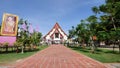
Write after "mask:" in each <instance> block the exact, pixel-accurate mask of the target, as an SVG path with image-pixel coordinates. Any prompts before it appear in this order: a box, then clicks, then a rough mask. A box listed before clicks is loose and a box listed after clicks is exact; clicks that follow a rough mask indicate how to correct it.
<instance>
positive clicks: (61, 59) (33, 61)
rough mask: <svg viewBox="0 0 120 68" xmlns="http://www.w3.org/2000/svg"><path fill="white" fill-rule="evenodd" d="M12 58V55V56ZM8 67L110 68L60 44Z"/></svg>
mask: <svg viewBox="0 0 120 68" xmlns="http://www.w3.org/2000/svg"><path fill="white" fill-rule="evenodd" d="M13 58H14V57H13ZM9 68H111V67H110V66H109V65H108V66H105V65H104V64H103V63H100V62H98V61H95V60H93V59H91V58H89V57H86V56H84V55H82V54H79V53H77V52H75V51H72V50H70V49H69V48H67V47H65V46H62V45H51V46H50V47H48V48H46V49H44V50H42V51H40V52H38V53H36V54H35V55H33V56H31V57H29V58H26V59H25V60H22V61H19V62H17V63H16V64H15V65H13V66H11V67H9Z"/></svg>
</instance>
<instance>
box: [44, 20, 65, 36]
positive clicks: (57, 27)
mask: <svg viewBox="0 0 120 68" xmlns="http://www.w3.org/2000/svg"><path fill="white" fill-rule="evenodd" d="M53 29H55V30H54V32H55V31H56V30H58V29H60V30H61V31H62V32H63V33H64V35H66V36H67V34H66V33H65V32H64V31H63V30H62V28H61V27H60V26H59V24H58V23H57V22H56V24H55V25H54V26H53V28H52V29H51V30H50V31H49V32H48V33H47V34H46V35H45V36H44V38H45V37H46V36H47V35H49V34H50V33H51V32H52V31H53ZM54 32H53V33H54Z"/></svg>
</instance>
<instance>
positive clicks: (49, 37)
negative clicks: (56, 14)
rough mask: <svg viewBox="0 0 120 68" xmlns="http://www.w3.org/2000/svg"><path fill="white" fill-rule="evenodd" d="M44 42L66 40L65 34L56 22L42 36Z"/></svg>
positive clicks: (61, 41)
mask: <svg viewBox="0 0 120 68" xmlns="http://www.w3.org/2000/svg"><path fill="white" fill-rule="evenodd" d="M43 39H44V41H45V42H48V43H50V44H54V43H55V44H56V43H57V44H59V43H63V42H64V41H66V40H67V34H66V33H65V32H64V31H63V30H62V29H61V27H60V26H59V24H58V23H56V24H55V25H54V27H53V28H52V29H51V30H50V31H49V32H48V34H46V35H45V36H44V37H43Z"/></svg>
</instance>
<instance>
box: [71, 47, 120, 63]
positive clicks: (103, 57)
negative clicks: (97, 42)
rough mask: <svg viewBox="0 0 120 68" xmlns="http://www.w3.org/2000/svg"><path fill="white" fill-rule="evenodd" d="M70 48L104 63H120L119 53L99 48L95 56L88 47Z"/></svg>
mask: <svg viewBox="0 0 120 68" xmlns="http://www.w3.org/2000/svg"><path fill="white" fill-rule="evenodd" d="M69 48H71V49H72V50H75V51H77V52H79V53H82V54H84V55H86V56H88V57H91V58H93V59H95V60H98V61H100V62H103V63H120V54H119V53H118V51H115V52H113V51H112V50H107V49H100V48H98V49H97V50H96V52H95V53H94V54H93V53H91V52H90V51H91V50H90V48H88V47H87V48H82V47H69Z"/></svg>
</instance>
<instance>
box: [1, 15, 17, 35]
mask: <svg viewBox="0 0 120 68" xmlns="http://www.w3.org/2000/svg"><path fill="white" fill-rule="evenodd" d="M17 28H18V16H17V15H14V14H8V13H5V14H3V20H2V26H1V35H4V36H16V35H17Z"/></svg>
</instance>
